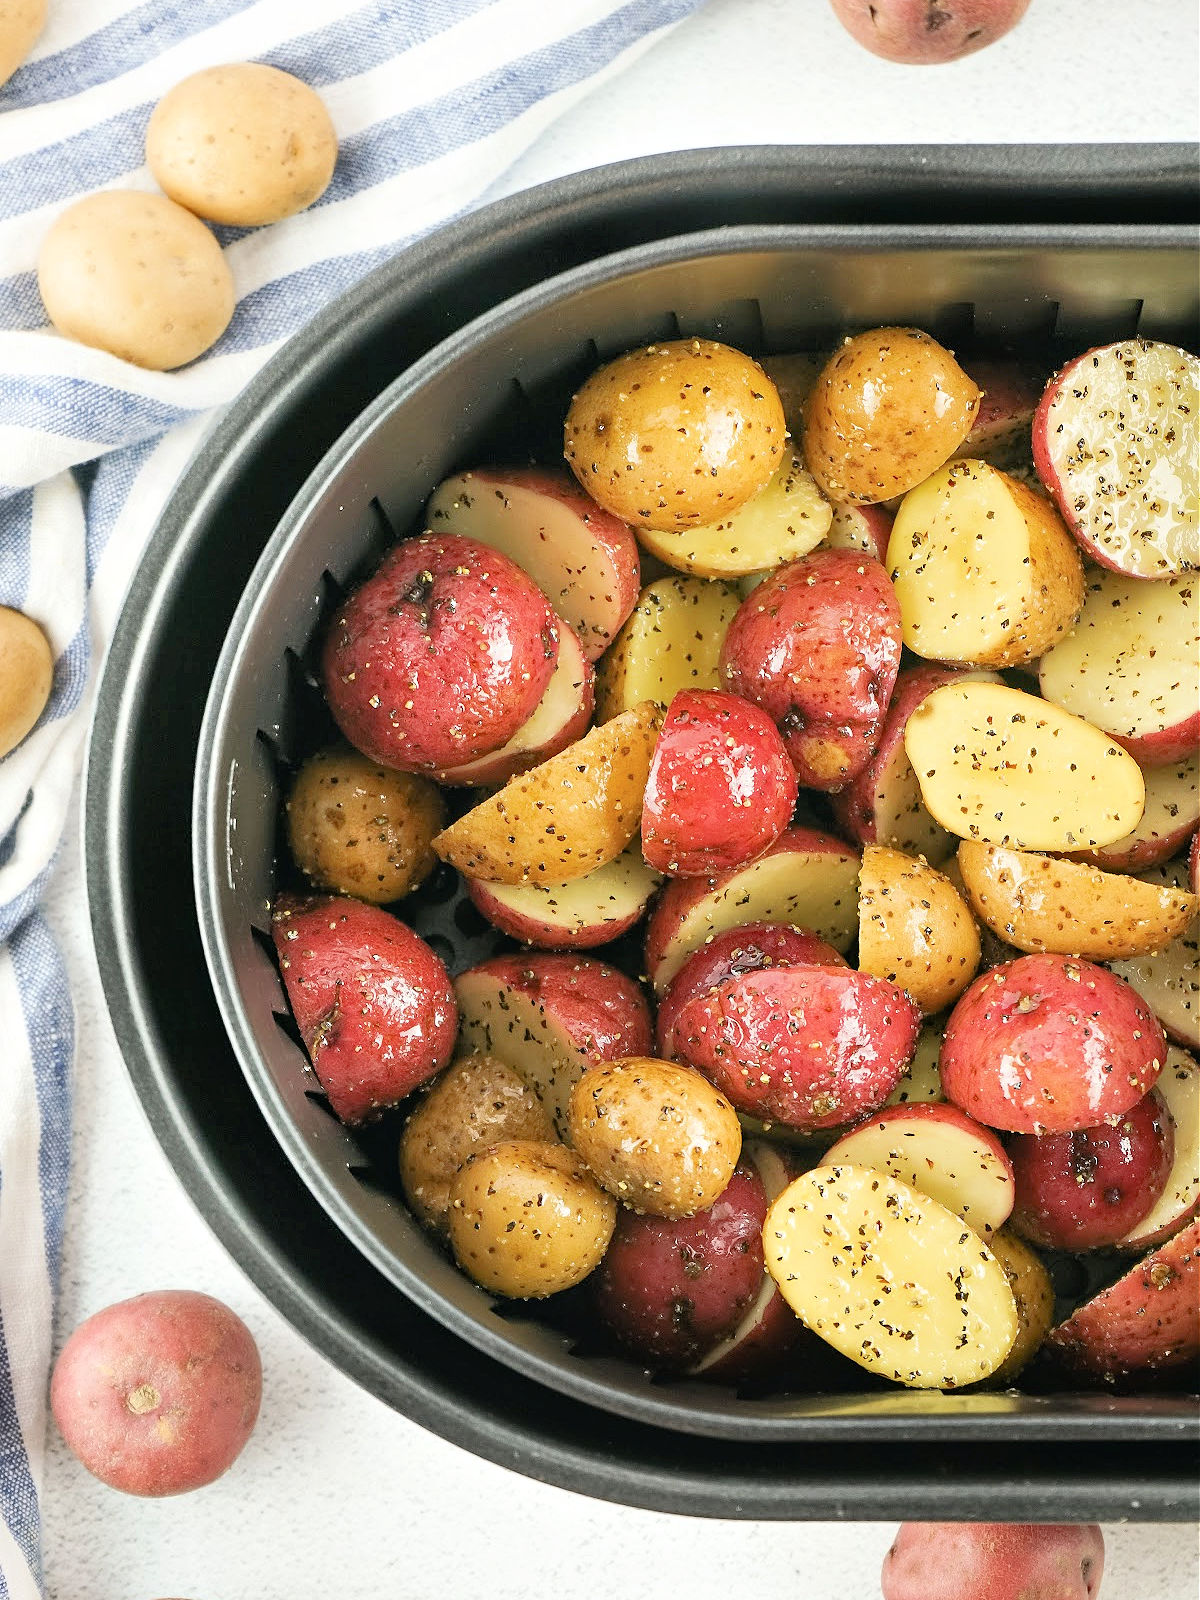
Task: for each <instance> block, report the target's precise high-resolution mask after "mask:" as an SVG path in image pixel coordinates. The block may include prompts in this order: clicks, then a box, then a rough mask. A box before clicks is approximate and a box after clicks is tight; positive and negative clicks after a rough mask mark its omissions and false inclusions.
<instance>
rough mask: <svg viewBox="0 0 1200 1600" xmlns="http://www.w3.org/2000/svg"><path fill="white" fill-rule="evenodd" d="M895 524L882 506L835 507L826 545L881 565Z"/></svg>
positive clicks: (889, 513)
mask: <svg viewBox="0 0 1200 1600" xmlns="http://www.w3.org/2000/svg"><path fill="white" fill-rule="evenodd" d="M895 520H896V518H895V516H894V515H893V513H892V512H890V511H889V510H887V508H886V507H885V506H852V505H835V506H834V508H833V521H832V522H831V523H830V525H829V532H828V534H827V535H826V536H825V543H826V544H827V545H828V546H829V548H830V549H831V550H862V551H865V552H866V554H867V555H869V556H872V557H874V559H875V560H876V561H878V562H879V563H880V564H881V565H882V564H883V563H884V562H885V561H886V560H887V547H888V540H889V539H890V538H891V537H892V523H893V522H895Z"/></svg>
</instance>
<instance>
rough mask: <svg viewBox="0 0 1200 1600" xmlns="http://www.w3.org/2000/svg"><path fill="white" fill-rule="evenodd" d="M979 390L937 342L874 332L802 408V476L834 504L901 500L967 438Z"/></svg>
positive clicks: (832, 364) (836, 357)
mask: <svg viewBox="0 0 1200 1600" xmlns="http://www.w3.org/2000/svg"><path fill="white" fill-rule="evenodd" d="M980 398H981V397H980V392H979V389H978V388H977V387H976V385H975V384H974V383H972V381H971V379H970V378H968V377H967V375H966V373H965V372H964V371H963V370H962V368H961V367H960V366H959V365H958V363H957V361H955V359H954V357H953V356H952V355H951V354H950V352H949V351H948V350H946V349H944V348H943V346H942V345H940V344H939V343H938V342H937V340H936V339H933V338H931V337H930V336H929V334H927V333H922V332H921V331H920V330H919V329H917V328H876V329H874V330H873V331H871V332H870V333H860V334H858V335H857V336H856V337H855V338H853V339H847V340H846V342H845V344H843V345H842V346H841V348H840V349H839V350H836V351H835V352H834V354H833V355H832V356H831V357H830V359H829V363H828V365H827V366H826V367H825V370H824V371H823V372H822V374H821V376H820V377H819V378H818V380H817V384H816V387H815V388H814V390H813V392H812V394H811V395H810V396H809V399H808V404H807V406H806V408H805V429H804V455H805V460H806V461H807V463H808V470H809V471H810V472H811V473H812V475H813V477H814V478H815V479H816V480H817V483H818V485H819V487H820V488H821V489H822V490H823V491H824V493H825V494H826V495H827V496H828V497H829V499H831V500H835V501H837V500H843V501H846V500H848V501H854V502H857V503H859V504H865V505H872V504H874V503H876V502H877V501H880V500H890V499H892V498H894V496H896V495H900V494H907V493H908V491H909V490H910V489H912V488H915V487H916V485H917V484H918V483H921V482H922V481H923V480H924V479H925V478H927V477H929V475H930V473H931V472H936V471H937V469H938V467H940V466H941V465H942V464H943V462H945V461H948V460H949V459H950V457H951V456H952V455H953V454H954V452H955V451H956V450H957V449H958V447H959V445H960V444H962V442H963V440H964V439H965V438H966V437H967V435H968V434H969V433H970V431H971V428H972V426H973V424H974V421H975V414H976V412H977V411H978V409H979V402H980Z"/></svg>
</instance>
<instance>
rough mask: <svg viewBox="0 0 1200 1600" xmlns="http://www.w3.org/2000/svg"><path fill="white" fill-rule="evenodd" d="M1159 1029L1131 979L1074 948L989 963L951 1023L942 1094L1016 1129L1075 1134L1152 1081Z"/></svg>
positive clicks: (1126, 1106) (1122, 1109) (1130, 1101)
mask: <svg viewBox="0 0 1200 1600" xmlns="http://www.w3.org/2000/svg"><path fill="white" fill-rule="evenodd" d="M1166 1055H1167V1044H1166V1040H1165V1038H1164V1037H1163V1031H1162V1029H1161V1028H1160V1027H1159V1025H1158V1023H1157V1022H1156V1021H1155V1019H1154V1016H1153V1014H1152V1013H1151V1011H1150V1008H1149V1007H1148V1006H1147V1005H1146V1004H1145V1003H1144V1002H1143V1001H1142V1000H1140V999H1139V998H1138V996H1137V995H1136V994H1135V993H1134V991H1133V990H1132V989H1131V988H1130V986H1129V985H1128V984H1127V983H1123V982H1122V981H1121V979H1120V978H1118V977H1115V976H1114V975H1113V974H1112V973H1111V972H1109V971H1108V970H1107V969H1106V968H1104V967H1098V966H1094V965H1093V964H1092V963H1091V962H1090V961H1080V960H1076V959H1074V958H1073V957H1069V956H1058V955H1037V956H1022V957H1021V958H1020V959H1019V960H1017V961H1010V962H1007V963H1006V964H1005V965H1003V966H999V967H993V968H992V969H991V971H990V972H985V973H984V974H983V976H982V977H979V978H976V980H975V982H974V983H973V984H972V985H971V987H970V988H969V989H968V990H967V992H966V994H964V995H963V997H962V999H961V1000H960V1001H959V1002H958V1004H957V1005H956V1006H955V1008H954V1010H953V1012H952V1013H951V1015H950V1020H949V1022H948V1023H947V1024H946V1032H945V1035H944V1037H943V1039H942V1053H941V1057H940V1059H939V1062H938V1069H939V1071H940V1073H941V1078H942V1088H943V1090H944V1091H945V1094H946V1098H947V1099H948V1100H952V1101H953V1102H954V1103H955V1104H956V1105H959V1106H961V1107H962V1109H963V1110H964V1111H966V1112H967V1113H968V1114H969V1115H970V1116H973V1117H974V1118H975V1119H976V1120H977V1121H979V1122H984V1123H986V1124H987V1125H988V1126H989V1127H992V1128H1005V1129H1008V1130H1010V1131H1012V1132H1015V1133H1038V1134H1043V1133H1069V1132H1072V1131H1073V1130H1074V1129H1076V1128H1091V1127H1094V1126H1095V1125H1096V1124H1097V1123H1099V1122H1103V1121H1106V1120H1108V1119H1112V1118H1117V1117H1121V1116H1123V1115H1124V1114H1125V1113H1126V1112H1127V1111H1129V1110H1131V1109H1132V1107H1133V1106H1135V1105H1136V1104H1137V1102H1138V1101H1139V1100H1140V1099H1141V1098H1142V1096H1143V1095H1144V1094H1146V1093H1147V1092H1148V1091H1149V1090H1150V1089H1152V1088H1153V1087H1154V1082H1155V1080H1156V1079H1157V1077H1158V1075H1159V1073H1160V1072H1161V1070H1162V1065H1163V1062H1164V1061H1165V1060H1166Z"/></svg>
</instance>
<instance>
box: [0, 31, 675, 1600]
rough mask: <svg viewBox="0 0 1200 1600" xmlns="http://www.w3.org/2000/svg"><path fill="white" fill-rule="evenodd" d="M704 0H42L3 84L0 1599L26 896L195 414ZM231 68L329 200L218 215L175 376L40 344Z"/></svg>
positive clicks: (48, 1269) (47, 1013) (32, 1540)
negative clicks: (207, 335) (309, 99)
mask: <svg viewBox="0 0 1200 1600" xmlns="http://www.w3.org/2000/svg"><path fill="white" fill-rule="evenodd" d="M701 3H702V0H625V3H614V0H372V3H369V4H362V3H355V0H341V3H337V0H204V3H203V4H197V3H196V0H145V3H137V0H50V21H49V24H48V27H47V30H46V33H45V35H44V36H43V38H42V40H41V42H40V43H39V45H38V47H37V49H36V51H35V52H34V55H33V57H32V58H31V59H30V60H29V61H28V62H27V63H26V64H25V65H24V66H22V67H21V68H20V69H18V71H17V72H16V74H15V75H14V76H13V77H12V78H11V79H10V81H9V82H8V84H7V85H6V86H4V87H3V88H0V605H6V606H13V607H16V608H18V609H19V610H22V611H24V612H26V613H27V614H28V615H30V616H31V617H33V618H34V619H35V620H36V621H37V622H38V623H40V624H41V626H42V627H43V628H44V630H45V631H46V633H47V635H48V637H49V639H50V641H51V644H52V645H53V648H54V653H55V657H56V667H55V675H54V687H53V692H52V695H51V699H50V703H49V705H48V706H47V708H46V711H45V713H44V715H43V716H42V718H41V720H40V722H39V723H38V725H37V727H36V728H35V729H34V731H33V732H32V733H31V734H30V736H29V738H28V739H26V741H25V742H24V744H23V745H21V746H20V748H19V749H18V750H16V751H15V752H14V753H13V754H11V755H10V756H9V757H8V758H7V759H6V760H4V761H2V762H0V1600H8V1597H10V1596H11V1597H12V1600H35V1597H37V1596H38V1595H39V1593H40V1580H41V1557H40V1550H39V1514H38V1496H39V1488H40V1483H41V1471H42V1461H43V1453H44V1444H43V1440H44V1430H45V1423H46V1407H45V1396H46V1377H47V1367H48V1362H49V1354H50V1332H51V1315H52V1306H53V1295H54V1290H55V1284H56V1276H57V1265H58V1255H59V1247H60V1244H61V1240H62V1230H63V1206H64V1199H65V1194H66V1178H67V1166H68V1158H69V1144H70V1087H71V1069H72V1057H73V1054H74V1025H73V1017H72V1011H71V1003H70V996H69V994H68V991H67V984H66V978H65V973H64V968H63V964H62V962H61V960H60V958H59V955H58V952H57V951H56V949H55V947H54V943H53V941H52V939H51V938H50V936H49V933H48V931H47V928H46V925H45V923H44V922H43V921H42V919H41V917H40V916H39V914H38V910H37V906H38V901H39V898H40V896H41V894H42V891H43V889H44V887H45V884H46V881H47V878H48V876H49V873H50V870H51V867H52V863H53V859H54V855H55V851H56V849H57V846H58V842H59V839H60V837H61V835H62V832H63V827H64V823H65V821H66V817H67V810H68V807H69V806H70V805H71V804H72V794H73V790H74V783H75V777H76V774H77V770H78V766H79V762H80V756H81V752H82V747H83V742H84V737H85V733H86V729H87V723H88V716H89V710H90V704H91V698H92V691H93V687H94V684H95V681H96V676H97V670H98V666H99V663H100V660H101V658H102V654H103V649H104V645H105V642H106V640H107V639H108V637H109V636H110V633H111V629H112V624H113V621H114V619H115V617H116V614H117V611H118V609H119V606H120V602H121V597H122V594H123V592H124V590H125V587H126V584H127V581H128V578H129V576H130V574H131V572H132V571H133V569H134V566H135V565H136V563H137V561H138V558H139V556H140V554H141V551H142V549H143V547H144V545H145V542H146V538H147V536H148V534H149V532H150V529H151V527H152V525H153V523H154V520H155V518H156V516H157V514H158V512H159V510H160V508H161V506H162V504H163V502H164V500H165V499H166V497H167V495H168V493H169V492H170V489H171V487H172V485H173V484H174V482H175V481H176V479H177V477H178V475H179V473H180V471H181V469H182V467H183V466H184V464H185V463H186V461H187V459H188V456H189V455H190V453H191V451H192V449H193V447H194V445H195V443H196V442H197V440H198V439H199V438H200V436H201V435H202V433H203V432H204V430H205V428H206V427H207V425H208V423H209V421H210V420H211V416H212V412H213V410H214V408H216V407H219V406H221V405H223V404H224V403H226V402H227V401H229V400H230V399H231V398H232V396H233V395H235V394H236V393H237V391H238V390H239V389H240V388H241V387H242V385H243V384H245V382H246V381H247V380H248V379H249V378H250V377H251V375H252V374H253V373H254V372H255V371H257V369H258V368H259V367H260V366H261V365H262V363H263V362H264V361H265V360H266V359H267V358H268V357H269V356H270V355H271V354H272V353H273V352H274V351H275V350H277V349H278V348H279V346H280V344H281V343H282V342H283V341H284V340H285V339H287V337H288V336H289V335H290V334H291V333H293V332H295V330H296V329H297V328H298V327H300V326H301V324H302V323H304V322H305V321H306V320H307V319H308V318H310V317H311V316H313V314H314V313H315V312H316V311H317V310H318V309H319V308H320V307H321V306H322V305H324V304H325V303H326V302H327V301H328V300H330V299H331V298H332V297H333V296H334V295H336V294H337V293H338V292H339V291H340V290H342V289H345V288H346V287H347V286H348V285H350V284H351V283H353V282H354V281H355V280H356V279H358V278H360V277H361V276H362V275H363V274H364V273H366V272H367V271H369V270H370V269H371V268H372V267H374V266H376V265H378V264H379V263H380V262H381V261H384V260H385V259H386V258H387V257H388V256H390V255H391V254H393V253H394V252H395V251H396V250H397V248H398V247H400V246H401V245H403V244H404V243H405V242H407V241H408V240H410V239H412V238H414V237H415V236H417V235H418V234H420V233H423V232H426V231H427V230H428V229H430V228H432V227H434V226H436V225H437V224H438V223H439V222H442V221H444V220H445V219H446V218H447V217H450V216H452V215H454V214H455V213H457V212H460V211H462V210H463V209H465V208H467V207H469V206H470V205H471V204H472V203H473V202H475V201H476V200H477V199H478V198H479V196H480V195H482V194H483V193H484V191H485V190H486V189H487V188H488V186H489V185H490V184H492V183H493V182H494V181H495V179H496V178H497V177H498V176H499V175H500V174H501V173H502V172H503V171H504V169H505V168H506V167H507V166H509V165H510V164H511V162H512V161H513V160H514V159H515V158H516V157H517V156H518V155H519V154H520V153H521V152H522V151H523V150H524V149H525V148H526V147H527V146H528V145H529V144H530V143H531V142H532V141H533V140H534V139H535V138H536V137H537V135H538V134H539V133H540V132H541V131H542V130H543V129H544V128H545V127H546V126H547V124H548V123H550V122H551V121H552V120H553V119H554V117H555V116H557V115H558V114H559V113H560V112H561V111H563V110H564V109H565V108H566V107H567V106H568V105H570V104H571V103H572V102H573V101H574V100H575V99H577V98H578V97H580V96H581V95H583V94H584V93H586V92H587V91H588V90H590V89H592V88H593V87H594V86H595V85H596V83H597V82H598V81H599V79H600V78H602V77H604V76H606V75H609V74H612V73H614V72H616V71H619V70H620V69H621V67H622V66H623V65H625V64H626V63H628V62H629V61H630V60H631V59H632V57H633V56H634V54H636V53H637V52H638V51H640V50H642V49H644V48H645V47H646V46H647V45H648V44H650V43H652V42H653V41H654V40H655V39H656V38H657V37H659V36H661V34H662V32H663V31H664V30H665V29H667V28H669V27H671V26H672V25H673V24H675V23H676V22H678V21H679V20H680V19H682V18H683V17H684V16H686V15H687V14H688V13H690V12H691V11H694V10H695V9H696V8H697V7H698V5H700V4H701ZM242 60H257V61H266V62H269V63H271V64H272V65H274V66H277V67H281V68H283V69H284V70H286V71H288V72H293V73H295V74H296V75H297V76H298V77H300V78H302V79H304V80H305V81H306V82H308V83H310V84H312V85H314V86H315V87H316V88H318V89H319V90H320V91H321V93H322V95H323V96H324V98H325V101H326V103H327V105H328V106H329V109H330V112H331V113H332V116H333V120H334V123H335V124H336V127H337V130H338V135H339V141H340V157H339V161H338V165H337V170H336V172H335V174H334V179H333V183H332V185H331V186H330V188H329V190H328V191H327V193H326V194H325V195H324V196H323V197H322V199H321V200H320V201H319V202H318V203H317V204H316V205H315V206H314V207H313V208H312V209H311V210H310V211H308V212H306V213H304V214H303V215H301V216H298V217H293V218H291V219H289V220H288V221H286V222H282V223H279V224H277V225H276V226H274V227H272V228H268V229H258V230H245V229H237V230H234V229H224V230H219V232H220V236H221V239H222V243H223V244H224V245H225V247H226V253H227V256H228V259H229V263H230V266H231V267H232V269H233V274H234V279H235V282H236V285H237V292H238V306H237V311H236V313H235V315H234V318H233V321H232V323H231V325H230V327H229V329H228V331H227V332H226V333H225V335H224V336H223V338H222V339H221V340H220V342H219V343H218V344H217V345H216V346H215V348H214V349H213V350H212V351H211V352H210V353H209V354H208V355H206V356H205V357H203V358H202V359H201V360H200V361H197V362H195V363H194V364H193V365H192V366H190V367H189V368H187V369H185V370H183V371H180V372H174V373H150V372H142V371H139V370H138V369H136V368H134V367H131V366H128V365H127V364H125V363H124V362H121V361H118V360H117V359H115V358H114V357H112V356H108V355H105V354H104V353H102V352H100V351H96V350H88V349H84V348H83V347H82V346H80V345H75V344H71V343H69V342H68V341H66V340H65V339H61V338H59V337H58V336H57V335H56V334H54V333H53V332H52V331H50V330H49V329H48V328H47V327H46V325H45V318H44V314H43V311H42V305H41V301H40V299H39V297H38V292H37V286H36V281H35V276H34V268H35V263H36V258H37V251H38V246H39V244H40V241H41V239H42V237H43V235H44V234H45V232H46V231H47V229H48V228H49V226H50V224H51V222H52V221H53V219H54V218H55V216H56V215H57V214H58V213H59V212H60V211H61V210H62V209H63V208H64V207H65V206H66V205H67V204H69V203H70V202H71V201H73V200H75V199H77V198H78V197H80V196H81V195H84V194H87V193H89V192H91V191H93V190H96V189H101V188H131V187H132V188H147V189H149V188H153V187H154V185H153V183H152V181H151V179H150V177H149V174H148V173H147V171H146V169H145V167H144V165H143V160H142V141H143V136H144V132H145V126H146V122H147V119H148V118H149V115H150V111H151V109H152V107H153V105H154V103H155V102H156V101H157V100H158V98H159V97H160V96H161V95H162V94H163V93H164V92H165V91H166V90H167V89H168V88H170V87H171V85H172V84H174V83H176V82H178V81H179V80H180V79H181V78H183V77H186V76H187V75H188V74H189V73H192V72H195V71H197V70H199V69H200V68H202V67H206V66H211V65H215V64H217V63H220V62H225V61H242ZM89 463H95V465H88V464H89ZM147 1287H153V1286H152V1285H147Z"/></svg>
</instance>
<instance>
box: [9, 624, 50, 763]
mask: <svg viewBox="0 0 1200 1600" xmlns="http://www.w3.org/2000/svg"><path fill="white" fill-rule="evenodd" d="M53 681H54V653H53V651H52V650H51V649H50V641H49V640H48V639H47V638H46V635H45V634H44V633H43V632H42V630H41V629H40V628H39V627H38V625H37V623H36V622H33V621H31V619H30V618H29V617H27V616H26V615H25V613H24V612H23V611H13V610H11V609H10V608H9V607H8V606H0V758H2V757H4V756H6V755H7V754H8V752H9V751H10V750H15V749H16V748H17V746H18V745H19V744H20V742H21V740H22V739H23V738H24V737H25V735H26V734H27V733H28V732H29V730H30V729H31V728H32V727H33V725H34V723H35V722H36V721H37V719H38V718H39V717H40V716H41V714H42V712H43V711H44V710H45V709H46V702H47V700H49V698H50V686H51V684H52V683H53Z"/></svg>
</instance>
